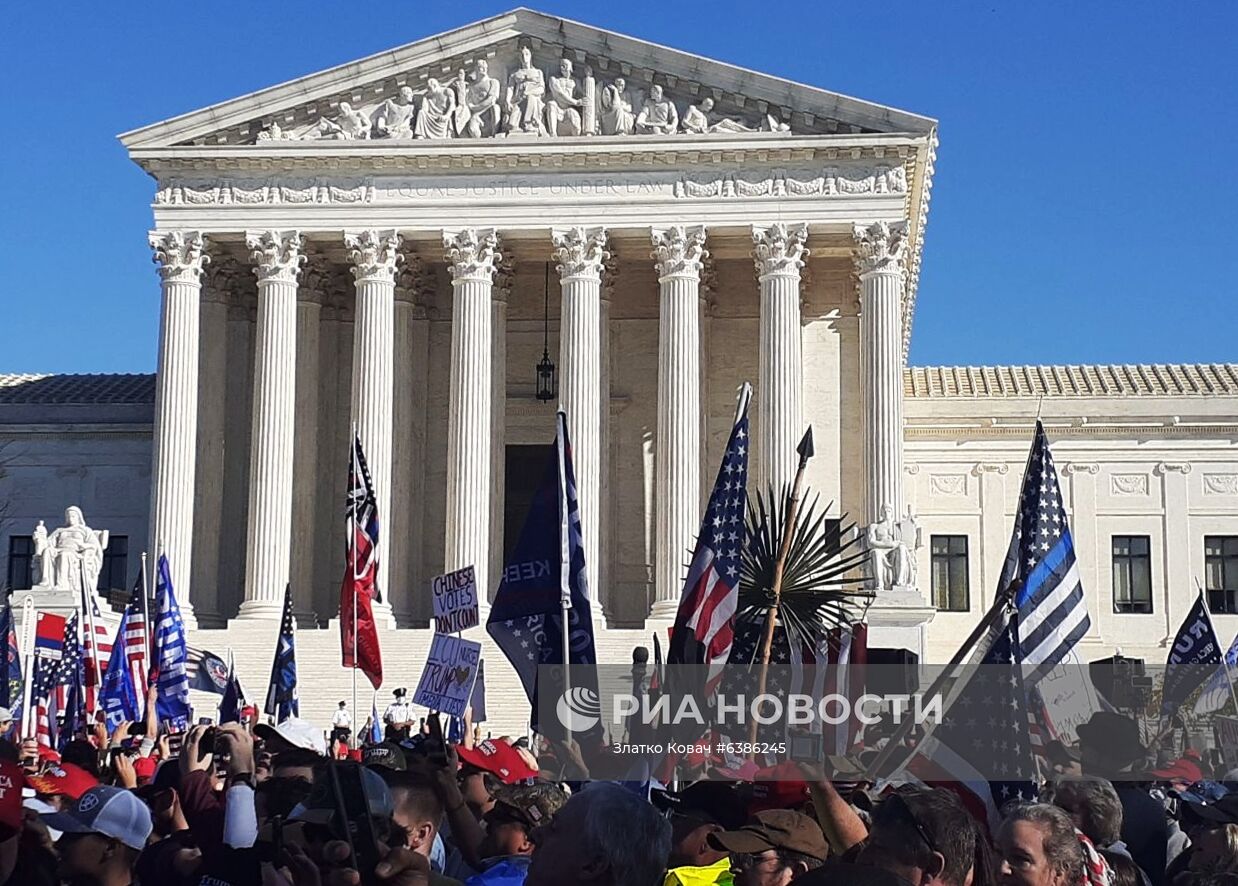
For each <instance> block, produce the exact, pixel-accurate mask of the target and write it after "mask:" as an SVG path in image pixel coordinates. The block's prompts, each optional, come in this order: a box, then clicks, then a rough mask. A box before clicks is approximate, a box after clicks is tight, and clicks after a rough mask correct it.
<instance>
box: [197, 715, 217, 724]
mask: <svg viewBox="0 0 1238 886" xmlns="http://www.w3.org/2000/svg"><path fill="white" fill-rule="evenodd" d="M214 722H215V721H214V720H212V719H211V718H210V717H199V718H198V725H199V726H211V725H213V724H214Z"/></svg>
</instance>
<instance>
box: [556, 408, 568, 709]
mask: <svg viewBox="0 0 1238 886" xmlns="http://www.w3.org/2000/svg"><path fill="white" fill-rule="evenodd" d="M566 432H567V413H565V412H564V411H563V410H562V409H560V410H559V414H558V415H557V416H556V427H555V448H556V449H557V450H558V457H559V607H560V610H561V618H562V619H563V627H562V630H560V632H559V633H560V634H561V635H562V641H563V697H564V698H570V697H571V691H572V665H571V660H572V629H571V622H570V618H571V610H572V543H571V539H570V533H571V525H572V515H571V514H569V513H568V510H567V509H568V500H567V452H566V449H565V447H564V445H563V436H564V434H565V433H566Z"/></svg>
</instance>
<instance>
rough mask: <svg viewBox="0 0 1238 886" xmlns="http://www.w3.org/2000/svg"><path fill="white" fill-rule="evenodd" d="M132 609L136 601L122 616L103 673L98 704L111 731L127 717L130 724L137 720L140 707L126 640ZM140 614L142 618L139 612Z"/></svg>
mask: <svg viewBox="0 0 1238 886" xmlns="http://www.w3.org/2000/svg"><path fill="white" fill-rule="evenodd" d="M133 608H134V604H133V603H130V604H129V605H128V606H126V607H125V611H124V613H123V614H122V615H121V616H120V627H119V628H117V630H116V637H117V640H116V642H115V643H114V644H113V645H112V655H111V657H109V658H108V663H107V670H106V671H105V672H104V674H103V689H102V690H101V691H100V693H99V706H100V707H101V708H102V709H103V714H104V717H105V718H106V721H107V731H108V733H109V734H110V733H112V732H114V731H115V730H116V727H118V726H120V724H121V723H123V722H124V721H126V720H127V721H129V722H130V723H132V722H135V721H136V720H138V719H139V713H140V710H141V709H140V707H139V702H138V691H137V687H136V686H134V685H133V670H132V668H130V666H129V649H128V645H129V644H128V643H127V642H125V638H126V637H127V636H128V633H129V625H130V621H131V620H132V614H133ZM138 617H139V618H141V613H140V612H139V613H138Z"/></svg>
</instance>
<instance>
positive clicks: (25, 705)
mask: <svg viewBox="0 0 1238 886" xmlns="http://www.w3.org/2000/svg"><path fill="white" fill-rule="evenodd" d="M21 607H22V616H21V618H22V621H21V639H22V646H21V655H22V658H23V659H24V660H25V662H26V670H25V672H24V673H23V674H22V677H23V679H22V683H23V687H22V708H21V732H22V734H21V735H19V736H18V737H17V739H18V742H19V743H20V742H21V740H22V739H24V738H26V736H27V735H28V732H27V730H28V729H29V723H30V707H31V705H30V690H31V687H32V686H33V685H34V662H35V658H34V635H35V623H36V621H37V618H38V616H37V615H36V614H35V611H34V597H32V596H30V595H29V594H27V595H26V599H24V600H22V604H21Z"/></svg>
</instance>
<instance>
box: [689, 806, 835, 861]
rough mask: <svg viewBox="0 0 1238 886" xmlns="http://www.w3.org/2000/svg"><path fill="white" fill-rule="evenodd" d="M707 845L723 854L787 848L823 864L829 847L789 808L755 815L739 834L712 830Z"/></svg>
mask: <svg viewBox="0 0 1238 886" xmlns="http://www.w3.org/2000/svg"><path fill="white" fill-rule="evenodd" d="M708 840H709V844H710V845H711V846H713V847H714V848H716V849H722V850H725V851H726V852H745V853H757V852H764V851H765V850H766V849H787V850H789V851H791V852H799V853H801V854H802V855H808V856H811V857H812V858H816V859H820V860H821V861H825V857H826V855H828V854H829V847H828V846H827V845H826V842H825V835H824V834H822V833H821V828H820V827H819V826H818V825H817V823H816V822H815V821H813V820H812V819H811V818H809V817H808V816H807V815H803V814H801V813H799V812H792V811H791V810H790V809H767V810H765V811H764V812H758V813H757V814H756V815H755V816H753V818H752V820H751V821H749V822H748V824H746V825H744V826H743V827H742V828H740V829H739V830H738V831H715V832H714V833H712V834H710V835H709V837H708Z"/></svg>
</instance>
